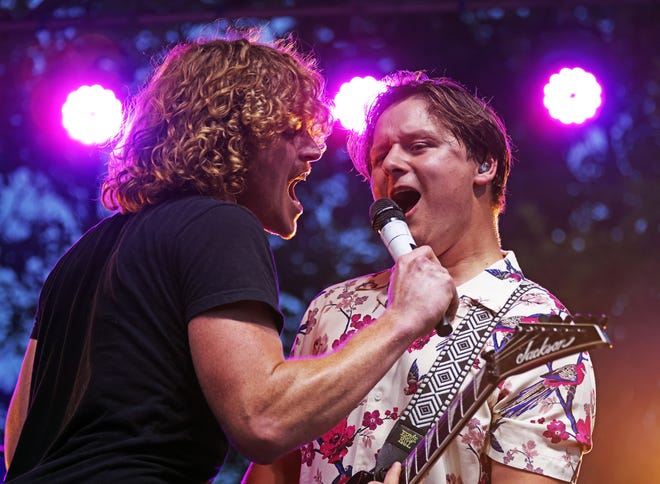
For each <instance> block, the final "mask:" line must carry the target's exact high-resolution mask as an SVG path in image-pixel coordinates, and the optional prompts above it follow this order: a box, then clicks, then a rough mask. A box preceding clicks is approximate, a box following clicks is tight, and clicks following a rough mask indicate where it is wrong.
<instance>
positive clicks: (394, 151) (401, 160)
mask: <svg viewBox="0 0 660 484" xmlns="http://www.w3.org/2000/svg"><path fill="white" fill-rule="evenodd" d="M406 166H407V162H406V157H405V152H404V150H403V149H402V148H401V146H399V145H398V144H394V145H392V147H391V148H390V150H389V151H388V152H387V155H386V156H385V158H384V159H383V162H382V164H381V167H382V168H383V171H384V172H385V174H386V175H388V176H390V175H396V174H401V173H403V172H404V171H405V170H406Z"/></svg>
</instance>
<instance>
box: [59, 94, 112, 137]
mask: <svg viewBox="0 0 660 484" xmlns="http://www.w3.org/2000/svg"><path fill="white" fill-rule="evenodd" d="M121 123H122V106H121V102H120V101H119V100H118V99H117V98H116V97H115V93H114V92H112V91H111V90H109V89H104V88H103V87H102V86H100V85H99V84H94V85H93V86H80V87H79V88H78V89H76V90H75V91H73V92H71V93H70V94H69V95H68V96H67V98H66V101H65V103H64V105H63V106H62V125H63V126H64V128H65V129H66V130H67V132H68V133H69V136H71V138H73V139H75V140H77V141H80V142H81V143H83V144H86V145H92V144H100V143H103V142H105V141H107V140H108V139H110V138H111V137H113V136H114V135H115V134H117V132H118V131H119V128H120V126H121Z"/></svg>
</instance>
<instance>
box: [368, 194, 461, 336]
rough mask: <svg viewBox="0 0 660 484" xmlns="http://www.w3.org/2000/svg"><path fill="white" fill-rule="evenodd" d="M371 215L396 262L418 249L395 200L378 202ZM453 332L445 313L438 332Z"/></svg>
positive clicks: (372, 221)
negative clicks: (402, 256)
mask: <svg viewBox="0 0 660 484" xmlns="http://www.w3.org/2000/svg"><path fill="white" fill-rule="evenodd" d="M369 215H370V217H371V226H372V227H373V229H374V230H375V231H376V232H378V234H379V235H380V238H381V240H382V241H383V243H384V244H385V247H387V250H388V252H389V253H390V255H391V256H392V258H393V259H394V261H395V262H396V260H397V259H398V258H399V257H400V256H401V255H403V254H407V253H409V252H412V251H413V249H415V248H416V247H417V245H416V244H415V241H414V239H413V237H412V235H411V234H410V230H409V229H408V224H407V223H406V218H405V215H404V214H403V210H401V207H399V205H397V203H396V202H395V201H394V200H391V199H389V198H380V199H378V200H376V201H375V202H374V203H372V204H371V207H370V208H369ZM454 303H455V301H454ZM447 312H449V310H448V311H447ZM451 330H452V328H451V324H450V321H449V318H448V317H447V313H445V314H444V315H443V317H442V321H440V323H438V325H437V326H436V332H437V333H438V335H440V336H449V334H451Z"/></svg>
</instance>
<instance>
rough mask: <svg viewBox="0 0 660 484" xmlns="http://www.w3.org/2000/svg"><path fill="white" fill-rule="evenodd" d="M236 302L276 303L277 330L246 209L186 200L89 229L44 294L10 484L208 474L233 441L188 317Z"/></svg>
mask: <svg viewBox="0 0 660 484" xmlns="http://www.w3.org/2000/svg"><path fill="white" fill-rule="evenodd" d="M237 301H261V302H264V303H266V304H268V305H269V306H270V307H271V308H272V309H273V319H274V321H275V324H276V325H277V326H278V329H280V330H281V327H282V315H281V313H280V311H279V306H278V287H277V276H276V272H275V266H274V263H273V257H272V253H271V251H270V248H269V245H268V240H267V238H266V236H265V234H264V232H263V228H262V226H261V225H260V224H259V222H258V221H257V219H256V218H255V217H254V216H253V215H252V214H251V213H250V212H249V211H247V210H246V209H244V208H242V207H240V206H238V205H235V204H231V203H225V202H220V201H216V200H212V199H208V198H205V197H199V196H192V197H184V198H180V199H177V200H172V201H169V202H166V203H162V204H160V205H158V206H155V207H150V208H147V209H145V210H143V211H142V212H140V213H138V214H131V215H120V214H117V215H114V216H111V217H109V218H107V219H105V220H103V221H102V222H100V223H99V224H98V225H97V226H95V227H93V228H92V229H90V230H89V231H88V232H87V233H86V234H85V235H84V236H83V237H81V239H80V240H79V241H78V242H77V243H76V244H75V245H74V246H73V247H72V248H71V249H70V250H69V251H68V252H67V253H66V254H65V255H64V256H63V257H62V259H61V260H60V261H59V262H58V264H57V265H56V266H55V268H54V269H53V271H52V272H51V274H50V275H49V277H48V279H47V281H46V283H45V284H44V287H43V289H42V292H41V296H40V300H39V306H38V310H37V319H36V324H35V328H34V330H33V334H32V337H33V338H35V339H37V340H38V343H37V352H36V356H35V362H34V370H33V373H32V385H31V392H30V406H29V412H28V416H27V419H26V422H25V425H24V428H23V432H22V433H21V436H20V439H19V442H18V446H17V449H16V453H15V456H14V458H13V461H12V465H11V467H10V469H9V473H8V475H7V479H8V481H11V482H76V483H79V482H140V483H148V482H161V483H162V482H203V481H207V480H209V479H211V478H212V477H213V476H214V475H215V474H216V473H217V469H218V467H219V466H220V465H221V464H222V461H223V459H224V456H225V454H226V450H227V441H226V438H225V436H224V434H223V432H222V430H221V428H220V426H219V425H218V423H217V421H216V419H215V418H214V417H213V415H212V413H211V410H210V409H209V407H208V405H207V403H206V401H205V399H204V396H203V394H202V392H201V389H200V387H199V383H198V381H197V378H196V375H195V372H194V368H193V363H192V359H191V355H190V348H189V345H188V334H187V324H188V322H189V321H190V320H191V319H192V318H193V317H194V316H196V315H198V314H200V313H202V312H203V311H206V310H208V309H211V308H213V307H216V306H220V305H223V304H228V303H232V302H237ZM227 351H231V349H230V348H227ZM218 391H222V389H218ZM230 397H231V396H229V395H228V398H230Z"/></svg>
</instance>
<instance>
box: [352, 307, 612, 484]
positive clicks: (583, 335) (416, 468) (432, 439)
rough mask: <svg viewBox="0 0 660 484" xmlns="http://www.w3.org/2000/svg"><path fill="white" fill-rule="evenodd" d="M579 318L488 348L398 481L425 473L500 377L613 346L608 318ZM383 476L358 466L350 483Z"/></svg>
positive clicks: (527, 327)
mask: <svg viewBox="0 0 660 484" xmlns="http://www.w3.org/2000/svg"><path fill="white" fill-rule="evenodd" d="M576 320H578V321H589V322H584V323H582V322H580V323H579V324H567V321H564V322H560V323H556V322H549V323H521V324H520V326H519V327H518V328H517V329H516V331H515V332H514V333H513V334H512V336H511V338H510V339H509V341H508V342H507V343H506V345H505V346H504V348H502V349H501V350H500V351H499V352H497V353H495V352H494V351H489V352H487V353H484V355H483V357H484V359H485V361H486V364H485V366H484V368H483V369H482V370H481V371H480V372H479V373H478V374H477V375H476V376H475V378H474V379H473V380H472V381H471V382H470V383H469V384H468V385H467V386H466V387H465V389H464V390H463V391H461V392H460V393H459V394H457V395H456V397H455V398H454V399H453V400H452V402H451V403H450V404H449V407H448V408H447V410H446V411H445V412H444V413H443V414H442V415H441V416H440V418H439V419H438V420H437V421H436V422H435V423H434V424H433V425H432V426H431V428H430V429H429V430H428V432H427V433H426V435H425V436H424V438H423V439H422V440H421V441H420V442H419V443H418V444H417V446H416V447H415V448H414V449H413V450H412V452H411V453H410V454H409V455H408V457H406V459H405V460H404V461H403V462H402V464H403V466H402V467H403V469H402V471H401V477H400V478H399V484H415V483H416V482H418V481H419V480H420V479H422V478H423V477H424V476H425V475H426V473H427V472H428V471H429V470H430V468H431V466H432V464H433V462H435V461H436V459H438V458H439V457H440V456H441V455H442V452H443V451H444V450H445V448H446V447H447V446H448V445H449V443H450V442H451V441H452V439H453V438H454V437H455V436H456V435H458V433H459V432H460V431H461V429H462V428H463V427H464V426H465V424H466V423H467V422H468V421H469V420H470V418H471V417H472V415H474V414H475V412H476V411H477V409H478V408H479V407H480V406H481V405H482V404H483V403H484V401H486V399H487V398H488V396H489V395H490V394H491V392H492V391H493V390H494V389H495V388H496V387H497V385H498V384H499V382H500V381H502V380H504V379H505V378H507V377H509V376H511V375H516V374H518V373H523V372H525V371H527V370H529V369H531V368H534V367H537V366H539V365H542V364H544V363H547V362H549V361H552V360H556V359H557V358H561V357H563V356H568V355H571V354H575V353H580V352H582V351H585V350H588V349H590V348H597V347H600V346H608V347H611V346H612V344H611V342H610V340H609V338H608V336H607V334H606V333H605V331H604V318H598V319H597V318H593V317H586V318H585V317H576ZM601 326H602V327H601ZM385 471H386V469H385V470H384V471H383V474H384V472H385ZM383 477H384V475H378V476H375V475H374V474H373V473H371V472H366V471H360V472H358V473H356V474H355V475H353V476H352V477H351V478H350V479H349V481H348V483H347V484H367V483H368V482H370V481H373V480H381V481H382V480H383Z"/></svg>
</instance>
